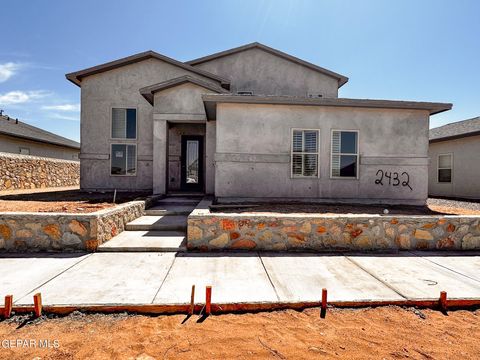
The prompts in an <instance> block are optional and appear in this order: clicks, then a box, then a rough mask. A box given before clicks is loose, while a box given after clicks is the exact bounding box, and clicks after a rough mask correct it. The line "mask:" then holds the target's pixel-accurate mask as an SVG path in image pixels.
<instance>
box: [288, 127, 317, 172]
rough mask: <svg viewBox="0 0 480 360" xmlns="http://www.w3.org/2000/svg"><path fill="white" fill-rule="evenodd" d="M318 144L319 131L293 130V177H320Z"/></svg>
mask: <svg viewBox="0 0 480 360" xmlns="http://www.w3.org/2000/svg"><path fill="white" fill-rule="evenodd" d="M318 142H319V131H318V130H309V129H293V130H292V152H291V164H292V165H291V169H292V177H315V176H318V149H319V146H318Z"/></svg>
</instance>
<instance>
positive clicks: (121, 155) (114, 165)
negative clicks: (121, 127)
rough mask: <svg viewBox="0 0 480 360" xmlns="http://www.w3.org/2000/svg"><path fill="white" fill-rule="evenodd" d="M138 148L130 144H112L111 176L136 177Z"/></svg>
mask: <svg viewBox="0 0 480 360" xmlns="http://www.w3.org/2000/svg"><path fill="white" fill-rule="evenodd" d="M136 153H137V146H136V145H129V144H112V152H111V155H110V158H111V172H110V173H111V174H112V175H136V172H137V155H136Z"/></svg>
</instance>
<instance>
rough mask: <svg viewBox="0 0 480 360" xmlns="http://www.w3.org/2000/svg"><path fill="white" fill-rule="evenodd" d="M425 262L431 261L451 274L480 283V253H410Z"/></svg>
mask: <svg viewBox="0 0 480 360" xmlns="http://www.w3.org/2000/svg"><path fill="white" fill-rule="evenodd" d="M412 253H413V254H414V255H416V256H419V257H420V258H421V259H423V260H425V261H431V262H433V263H435V264H437V265H439V266H443V267H444V268H447V269H449V270H451V271H453V272H456V273H459V274H462V275H464V276H466V277H469V278H470V279H473V280H477V281H480V252H475V253H470V252H469V253H465V252H463V253H460V252H459V253H450V252H449V253H446V252H428V253H427V252H425V251H412Z"/></svg>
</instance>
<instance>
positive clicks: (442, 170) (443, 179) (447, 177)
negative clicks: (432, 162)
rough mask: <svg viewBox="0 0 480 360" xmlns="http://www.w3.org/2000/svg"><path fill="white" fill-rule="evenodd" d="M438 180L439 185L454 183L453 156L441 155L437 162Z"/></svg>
mask: <svg viewBox="0 0 480 360" xmlns="http://www.w3.org/2000/svg"><path fill="white" fill-rule="evenodd" d="M437 165H438V166H437V168H438V170H437V180H438V182H439V183H451V182H452V169H453V154H440V155H438V161H437Z"/></svg>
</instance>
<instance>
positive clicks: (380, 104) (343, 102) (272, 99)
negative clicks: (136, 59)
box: [202, 94, 452, 120]
mask: <svg viewBox="0 0 480 360" xmlns="http://www.w3.org/2000/svg"><path fill="white" fill-rule="evenodd" d="M202 99H203V101H204V103H205V109H206V110H207V116H208V119H212V120H213V119H215V117H216V113H215V112H216V110H215V108H216V106H215V104H217V103H243V104H272V105H303V106H335V107H362V108H381V109H411V110H426V111H428V112H429V113H430V115H433V114H437V113H440V112H442V111H447V110H450V109H451V108H452V104H448V103H432V102H419V101H398V100H372V99H347V98H305V97H296V96H252V95H214V94H206V95H202Z"/></svg>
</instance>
